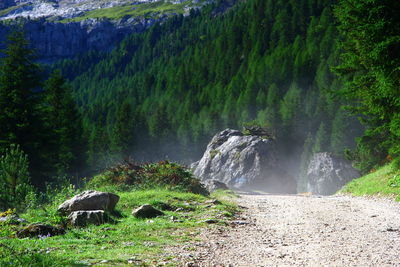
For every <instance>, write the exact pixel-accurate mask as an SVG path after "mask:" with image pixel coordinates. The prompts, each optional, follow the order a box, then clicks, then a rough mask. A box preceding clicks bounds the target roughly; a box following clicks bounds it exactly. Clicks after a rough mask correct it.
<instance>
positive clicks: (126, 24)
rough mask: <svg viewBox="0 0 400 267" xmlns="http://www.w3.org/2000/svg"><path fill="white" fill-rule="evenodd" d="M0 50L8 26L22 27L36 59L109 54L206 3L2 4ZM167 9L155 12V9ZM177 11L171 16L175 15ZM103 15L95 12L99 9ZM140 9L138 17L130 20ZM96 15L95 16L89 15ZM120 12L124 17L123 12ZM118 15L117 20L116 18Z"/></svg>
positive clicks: (70, 0)
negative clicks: (126, 39)
mask: <svg viewBox="0 0 400 267" xmlns="http://www.w3.org/2000/svg"><path fill="white" fill-rule="evenodd" d="M0 2H1V3H0V21H2V23H0V46H1V44H2V43H3V42H4V39H5V36H6V35H7V32H8V31H9V29H10V27H11V26H13V25H21V24H22V25H23V27H24V29H25V32H26V34H27V38H28V39H29V40H30V42H31V44H32V46H33V47H34V48H35V49H36V50H37V53H38V55H39V56H40V60H42V61H50V62H51V61H54V60H57V59H60V58H66V57H72V56H74V55H77V54H80V53H84V52H86V51H88V50H100V51H108V50H110V49H112V48H113V47H114V46H115V45H116V44H117V43H118V42H120V41H121V40H122V39H123V38H124V37H125V36H126V35H128V34H130V33H135V32H142V31H144V30H146V29H147V28H149V27H150V26H151V25H153V24H154V23H156V22H162V21H164V20H166V19H167V18H168V17H170V16H173V15H176V14H177V13H181V14H182V12H184V13H188V12H189V11H190V9H192V8H199V7H201V6H203V5H204V4H206V3H209V2H207V1H198V0H184V1H170V2H164V1H154V0H139V1H136V0H135V1H134V0H112V1H104V0H1V1H0ZM152 3H159V5H163V4H164V5H165V3H167V5H168V9H166V10H165V12H164V11H159V9H158V7H159V6H157V5H153V4H152ZM175 6H176V10H177V11H176V12H174V11H171V10H174V7H175ZM101 9H107V10H106V11H107V12H103V13H101V12H100V13H99V10H101ZM136 9H140V10H141V12H142V13H143V14H141V15H135V13H134V11H135V10H136ZM90 12H97V13H90ZM124 12H125V13H124ZM118 16H119V17H118Z"/></svg>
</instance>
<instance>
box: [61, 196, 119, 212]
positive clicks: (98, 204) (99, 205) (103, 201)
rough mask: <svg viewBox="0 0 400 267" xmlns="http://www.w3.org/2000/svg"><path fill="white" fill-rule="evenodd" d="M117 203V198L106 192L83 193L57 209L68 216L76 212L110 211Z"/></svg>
mask: <svg viewBox="0 0 400 267" xmlns="http://www.w3.org/2000/svg"><path fill="white" fill-rule="evenodd" d="M118 201H119V196H118V195H116V194H113V193H108V192H99V191H93V190H90V191H84V192H82V193H80V194H79V195H76V196H74V197H73V198H71V199H69V200H67V201H65V202H64V203H62V204H61V205H60V206H59V207H58V211H59V212H60V213H62V214H70V213H71V212H73V211H78V210H108V211H112V210H113V209H114V208H115V205H117V203H118Z"/></svg>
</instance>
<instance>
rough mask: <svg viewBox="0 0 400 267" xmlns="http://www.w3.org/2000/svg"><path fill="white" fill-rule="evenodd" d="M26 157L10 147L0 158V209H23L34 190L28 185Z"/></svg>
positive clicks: (15, 147) (19, 150)
mask: <svg viewBox="0 0 400 267" xmlns="http://www.w3.org/2000/svg"><path fill="white" fill-rule="evenodd" d="M28 168H29V161H28V156H27V155H26V154H25V153H24V152H23V151H22V149H21V148H20V147H19V146H18V145H11V146H10V148H8V149H6V150H5V153H4V154H3V155H2V156H1V157H0V209H7V208H24V207H25V205H26V197H27V196H28V195H29V194H31V193H32V192H33V191H34V189H33V187H32V185H31V184H30V175H29V171H28Z"/></svg>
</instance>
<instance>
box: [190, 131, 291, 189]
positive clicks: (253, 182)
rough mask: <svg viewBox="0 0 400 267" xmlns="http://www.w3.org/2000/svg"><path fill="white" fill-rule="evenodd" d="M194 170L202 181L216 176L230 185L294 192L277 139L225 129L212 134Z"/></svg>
mask: <svg viewBox="0 0 400 267" xmlns="http://www.w3.org/2000/svg"><path fill="white" fill-rule="evenodd" d="M191 167H192V169H193V172H194V174H195V175H196V176H198V177H200V178H201V179H202V181H203V182H206V181H207V180H211V179H216V180H218V181H221V182H223V183H225V184H227V185H228V186H229V187H230V188H237V189H250V190H251V189H258V190H264V191H267V192H271V193H278V192H279V193H295V192H296V182H295V180H294V179H293V178H292V177H290V176H289V175H287V174H286V173H285V171H283V167H282V166H280V165H279V160H278V158H277V153H276V148H275V141H274V140H272V139H266V138H264V137H261V136H256V135H244V134H243V133H241V132H240V131H237V130H232V129H226V130H224V131H222V132H220V133H218V134H217V135H215V136H214V137H213V139H212V140H211V142H210V143H209V144H208V146H207V149H206V152H205V153H204V155H203V157H202V158H201V159H200V161H198V162H196V163H194V164H192V166H191Z"/></svg>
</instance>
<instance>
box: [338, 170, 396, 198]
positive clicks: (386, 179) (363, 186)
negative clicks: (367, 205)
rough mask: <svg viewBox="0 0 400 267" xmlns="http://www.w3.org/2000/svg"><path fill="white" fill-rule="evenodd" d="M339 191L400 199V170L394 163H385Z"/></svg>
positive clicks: (356, 194)
mask: <svg viewBox="0 0 400 267" xmlns="http://www.w3.org/2000/svg"><path fill="white" fill-rule="evenodd" d="M338 193H349V194H351V195H354V196H364V195H379V196H386V197H390V198H394V199H396V200H397V201H400V170H398V169H396V168H395V167H394V164H393V163H392V164H388V165H385V166H383V167H381V168H379V169H377V170H375V171H374V172H371V173H369V174H367V175H364V176H362V177H361V178H358V179H355V180H353V181H351V182H350V183H348V184H347V185H345V186H344V187H343V188H342V189H341V190H340V191H339V192H338Z"/></svg>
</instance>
